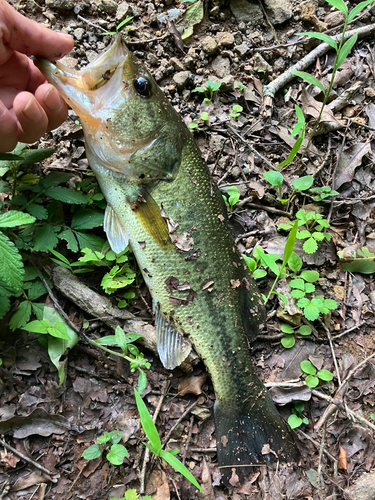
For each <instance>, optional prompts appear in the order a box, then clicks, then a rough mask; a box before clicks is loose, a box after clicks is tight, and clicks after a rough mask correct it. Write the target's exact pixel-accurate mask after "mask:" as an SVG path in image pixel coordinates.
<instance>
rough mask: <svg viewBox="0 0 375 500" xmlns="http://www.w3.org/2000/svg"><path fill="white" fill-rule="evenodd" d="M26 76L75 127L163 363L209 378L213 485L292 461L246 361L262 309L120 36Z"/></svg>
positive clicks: (191, 162)
mask: <svg viewBox="0 0 375 500" xmlns="http://www.w3.org/2000/svg"><path fill="white" fill-rule="evenodd" d="M36 64H37V66H38V67H39V68H40V70H41V71H42V73H43V74H44V75H45V77H46V79H47V80H48V81H49V82H51V83H53V84H54V85H55V86H56V87H57V88H58V89H59V91H60V92H61V94H62V96H63V97H64V98H65V100H66V102H67V103H68V104H69V105H70V106H71V107H72V108H73V109H74V111H75V112H76V114H77V115H78V116H79V117H80V118H81V122H82V127H83V130H84V133H85V138H86V153H87V157H88V160H89V163H90V166H91V168H92V170H93V172H94V173H95V175H96V178H97V179H98V182H99V184H100V187H101V189H102V191H103V193H104V196H105V198H106V200H107V202H108V207H107V210H106V214H105V221H104V229H105V231H106V233H107V237H108V240H109V242H110V245H111V247H112V249H113V250H114V251H115V252H117V253H119V252H121V251H122V250H124V249H125V247H126V246H127V245H128V244H129V246H130V248H131V249H132V251H133V252H134V254H135V257H136V259H137V262H138V264H139V267H140V269H141V270H142V274H143V277H144V280H145V282H146V283H147V285H148V287H149V290H150V293H151V296H152V299H153V308H154V313H155V326H156V332H157V344H158V352H159V355H160V359H161V361H162V363H163V364H164V366H165V367H167V368H169V369H173V368H175V367H176V366H178V365H179V364H180V363H181V362H182V361H183V360H184V359H185V358H186V356H187V355H188V354H189V352H190V349H191V345H192V346H193V347H194V349H195V351H196V352H197V353H198V355H199V356H200V358H201V359H202V360H203V362H204V363H205V365H206V367H207V369H208V371H209V373H210V375H211V378H212V382H213V385H214V389H215V394H216V402H215V407H214V416H215V425H216V440H217V454H218V461H219V466H220V467H221V471H222V474H223V475H224V478H228V477H230V476H231V473H232V468H233V467H236V466H240V467H238V469H237V473H243V472H244V471H245V472H246V471H250V472H251V471H252V470H253V469H252V468H251V467H249V468H248V467H246V466H252V465H254V464H257V463H260V462H266V461H272V460H275V459H281V460H284V461H288V460H294V459H296V457H297V452H296V448H295V445H294V442H293V440H292V438H291V436H290V434H289V431H288V429H287V427H286V425H285V423H284V421H283V420H282V419H281V417H280V415H279V413H278V412H277V410H276V408H275V406H274V404H273V402H272V399H271V397H270V395H269V394H268V392H267V391H266V389H265V388H264V386H263V385H262V383H261V382H260V381H259V379H258V378H257V377H256V375H255V374H254V369H253V366H252V363H251V359H250V356H249V351H248V338H251V337H254V335H255V334H257V332H258V328H259V322H260V321H262V317H263V307H262V302H261V300H260V296H259V293H258V291H257V288H256V286H255V284H254V282H253V279H252V277H251V275H250V274H249V271H248V269H247V266H246V265H245V264H244V262H243V260H242V259H241V257H240V256H239V254H238V252H237V250H236V248H235V245H234V242H233V238H232V236H231V234H230V230H229V228H228V224H227V216H226V210H225V205H224V203H223V198H222V196H221V194H220V192H219V190H218V189H217V187H216V186H215V184H214V183H213V181H212V179H211V177H210V174H209V171H208V168H207V166H206V165H205V163H204V162H203V161H202V159H201V156H200V152H199V150H198V148H197V146H196V145H195V143H194V140H193V138H192V135H191V133H190V132H189V130H188V129H187V127H186V126H185V124H184V123H183V121H182V120H181V118H180V117H179V115H178V114H177V113H176V111H175V110H174V108H173V107H172V105H171V104H170V103H169V101H168V100H167V99H166V97H165V96H164V94H163V93H162V92H161V90H160V89H159V87H158V86H157V84H156V83H155V82H154V80H153V79H152V77H151V76H150V75H149V73H148V72H147V70H146V69H145V68H144V67H143V66H142V65H140V64H138V63H137V62H135V61H134V59H133V57H132V55H131V53H130V52H129V51H128V50H127V49H126V47H125V46H124V45H123V44H122V42H121V38H120V37H119V36H118V37H117V38H116V39H115V41H114V43H113V44H112V45H111V47H110V48H109V49H108V50H107V51H106V52H105V53H103V54H102V55H101V56H100V57H99V58H98V59H97V60H96V61H94V62H92V63H90V64H89V65H88V66H86V67H85V68H83V69H81V70H80V72H76V71H73V70H70V69H68V68H66V67H64V66H62V65H61V64H60V63H57V64H56V65H54V64H51V63H49V62H48V61H45V60H43V59H39V60H38V61H37V63H36ZM267 445H268V446H269V448H268V446H267Z"/></svg>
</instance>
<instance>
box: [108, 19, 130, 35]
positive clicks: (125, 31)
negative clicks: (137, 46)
mask: <svg viewBox="0 0 375 500" xmlns="http://www.w3.org/2000/svg"><path fill="white" fill-rule="evenodd" d="M132 19H133V16H130V17H127V18H126V19H124V20H123V21H121V23H120V24H118V25H117V26H116V31H106V32H105V33H100V34H101V35H102V36H104V35H117V33H118V32H119V31H120V30H121V29H122V28H123V27H124V26H125V24H128V23H129V22H130V21H131V20H132ZM130 29H131V26H127V27H126V28H125V29H124V35H127V34H128V32H129V30H130Z"/></svg>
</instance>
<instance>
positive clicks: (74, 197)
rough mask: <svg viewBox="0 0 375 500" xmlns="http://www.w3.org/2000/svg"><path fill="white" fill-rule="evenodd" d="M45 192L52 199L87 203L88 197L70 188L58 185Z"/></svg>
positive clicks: (72, 202)
mask: <svg viewBox="0 0 375 500" xmlns="http://www.w3.org/2000/svg"><path fill="white" fill-rule="evenodd" d="M45 194H46V195H47V196H50V197H51V198H52V199H54V200H57V201H62V202H64V203H71V204H77V205H80V204H85V203H87V199H86V197H85V196H84V195H83V194H82V193H80V192H79V191H72V190H71V189H69V188H66V187H62V186H57V187H52V188H49V189H46V191H45Z"/></svg>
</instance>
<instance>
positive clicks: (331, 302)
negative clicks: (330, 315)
mask: <svg viewBox="0 0 375 500" xmlns="http://www.w3.org/2000/svg"><path fill="white" fill-rule="evenodd" d="M324 305H325V307H327V309H331V310H332V311H335V310H336V309H337V302H336V301H335V300H333V299H325V301H324Z"/></svg>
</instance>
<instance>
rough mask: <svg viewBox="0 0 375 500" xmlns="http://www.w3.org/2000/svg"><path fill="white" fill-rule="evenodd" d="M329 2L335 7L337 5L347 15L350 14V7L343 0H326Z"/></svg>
mask: <svg viewBox="0 0 375 500" xmlns="http://www.w3.org/2000/svg"><path fill="white" fill-rule="evenodd" d="M326 1H327V2H328V3H329V4H331V5H332V6H333V7H335V8H336V9H338V10H341V12H342V13H343V14H344V16H345V17H347V15H348V8H347V6H346V5H345V3H344V1H343V0H326Z"/></svg>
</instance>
